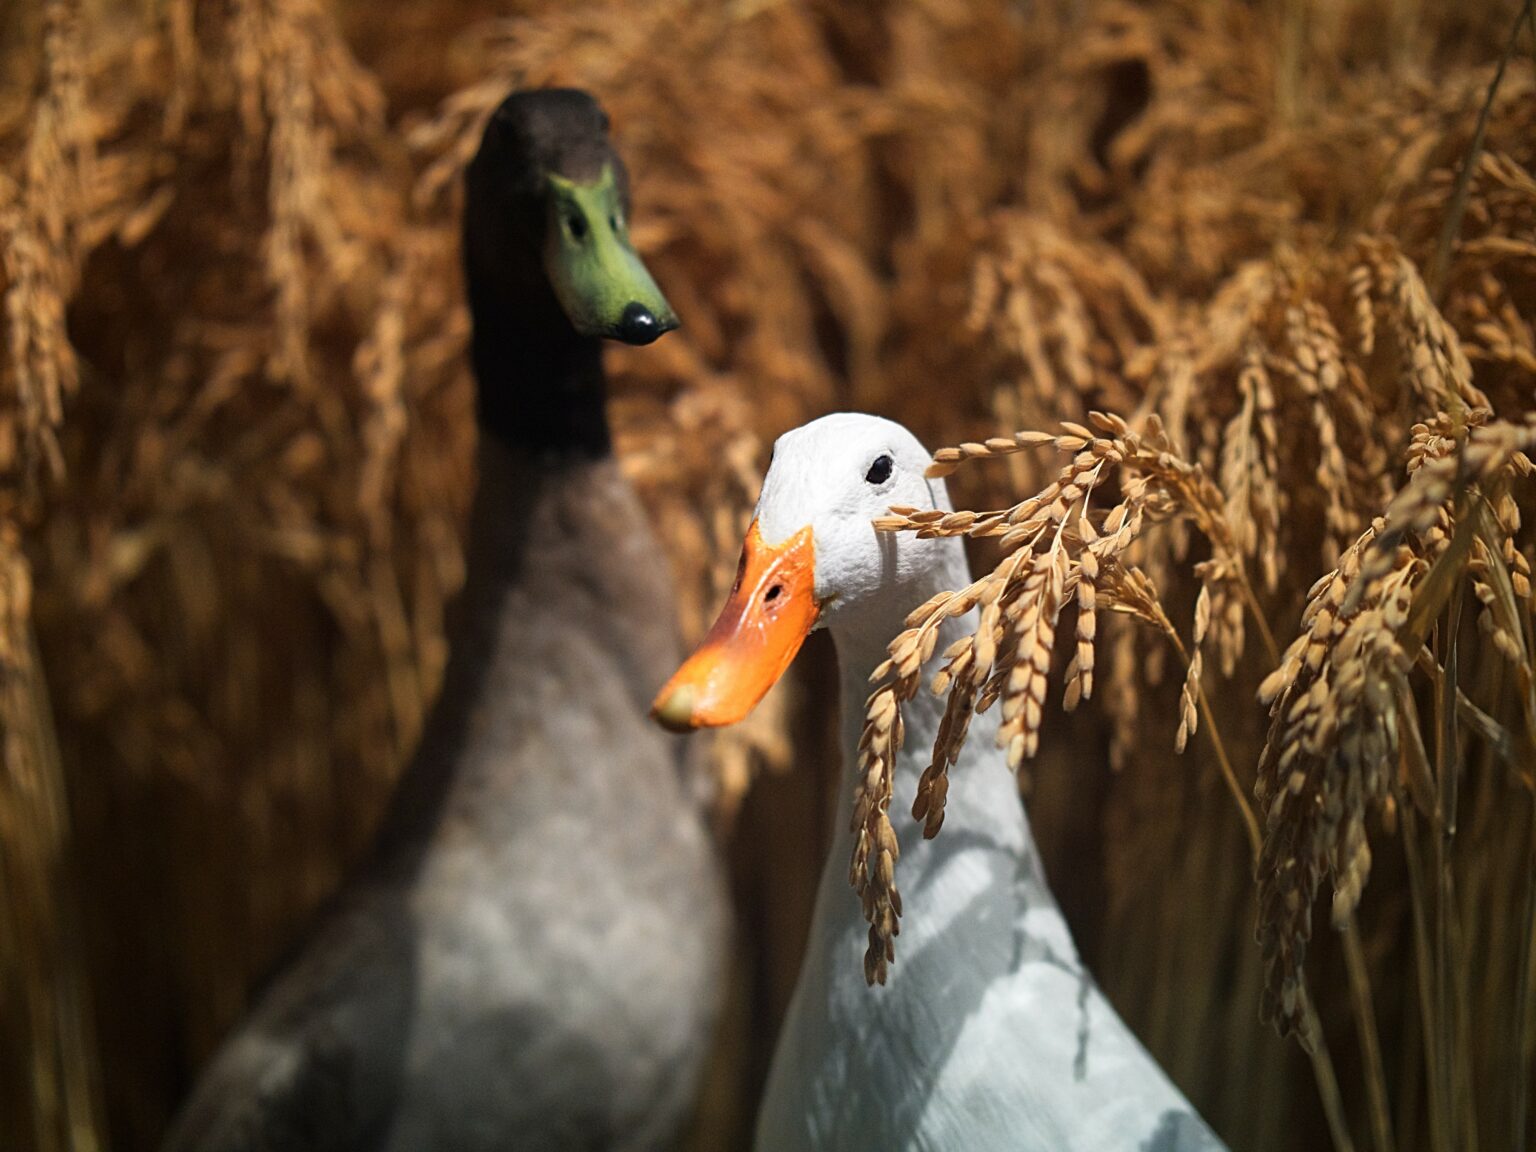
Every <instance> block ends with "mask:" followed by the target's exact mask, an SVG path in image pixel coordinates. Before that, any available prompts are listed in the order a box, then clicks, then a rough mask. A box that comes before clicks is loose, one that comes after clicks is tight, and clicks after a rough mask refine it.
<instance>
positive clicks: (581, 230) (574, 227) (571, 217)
mask: <svg viewBox="0 0 1536 1152" xmlns="http://www.w3.org/2000/svg"><path fill="white" fill-rule="evenodd" d="M565 226H566V227H567V228H569V229H570V230H571V236H572V238H574V239H576V240H585V239H586V238H587V218H586V217H585V216H583V215H582V214H581V213H580V212H571V213H569V214H568V215H567V216H566V218H565Z"/></svg>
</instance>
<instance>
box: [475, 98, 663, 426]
mask: <svg viewBox="0 0 1536 1152" xmlns="http://www.w3.org/2000/svg"><path fill="white" fill-rule="evenodd" d="M464 270H465V275H466V277H467V280H468V288H469V304H470V310H471V312H472V313H473V316H474V365H475V374H476V377H477V379H478V404H477V409H478V414H479V420H480V425H481V429H482V431H485V432H489V433H492V434H494V435H498V436H501V437H503V438H505V439H507V440H509V441H511V442H513V443H518V444H522V445H524V446H527V447H530V448H536V449H539V450H544V451H551V450H552V451H560V450H571V451H577V452H583V453H593V454H603V453H606V452H607V451H608V446H609V442H608V427H607V421H606V418H605V416H604V413H603V400H604V397H603V373H602V340H603V339H605V338H606V339H610V340H619V341H622V342H624V343H626V344H649V343H651V341H653V340H655V339H656V338H657V337H659V336H661V335H662V334H663V333H666V332H670V331H671V330H672V329H674V328H676V327H677V316H676V314H675V313H674V312H673V311H672V306H671V305H670V304H668V303H667V300H666V297H665V296H663V295H662V294H661V290H660V289H659V288H658V287H657V286H656V281H655V280H654V279H652V277H651V274H650V272H648V271H647V270H646V267H645V265H644V264H643V263H642V262H641V260H640V257H639V256H638V255H637V254H636V252H635V249H634V247H633V245H632V244H631V243H630V239H629V178H628V174H627V173H626V172H625V169H624V164H623V162H622V161H621V160H620V159H619V157H618V154H617V153H616V152H615V151H614V149H613V145H612V144H611V143H610V141H609V139H608V117H607V116H606V115H604V113H603V110H602V109H601V108H600V107H599V106H598V104H597V101H595V100H594V99H592V97H591V96H589V95H587V94H586V93H585V92H579V91H575V90H573V89H544V90H539V91H532V92H514V93H513V94H512V95H511V96H509V97H507V99H506V100H504V101H503V102H502V104H501V106H500V107H499V108H497V109H496V111H495V113H494V114H493V115H492V116H491V118H490V121H489V122H488V123H487V124H486V128H485V135H484V136H483V137H482V139H481V142H480V150H479V151H478V152H477V153H476V154H475V158H474V160H473V161H472V162H471V163H470V165H469V169H468V171H467V173H466V175H465V204H464Z"/></svg>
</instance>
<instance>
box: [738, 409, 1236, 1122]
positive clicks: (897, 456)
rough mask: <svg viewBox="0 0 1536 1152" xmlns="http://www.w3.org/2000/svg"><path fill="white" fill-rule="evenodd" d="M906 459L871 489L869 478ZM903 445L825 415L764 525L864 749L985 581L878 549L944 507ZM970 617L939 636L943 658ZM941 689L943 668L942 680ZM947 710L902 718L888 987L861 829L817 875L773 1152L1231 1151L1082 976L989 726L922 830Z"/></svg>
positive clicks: (913, 449)
mask: <svg viewBox="0 0 1536 1152" xmlns="http://www.w3.org/2000/svg"><path fill="white" fill-rule="evenodd" d="M883 455H888V456H890V457H891V458H892V461H893V466H892V467H891V469H890V475H889V477H888V478H887V479H886V480H885V481H884V482H882V483H870V482H869V481H868V479H867V477H869V476H873V475H876V474H877V472H875V471H871V468H872V464H873V463H874V462H875V461H877V460H878V459H879V458H880V457H881V456H883ZM929 460H930V456H929V454H928V452H927V451H926V450H925V449H924V448H923V446H922V445H921V444H919V443H918V441H917V440H916V439H915V438H914V437H913V436H912V434H911V433H910V432H908V431H907V430H906V429H905V428H903V427H901V426H900V425H898V424H894V423H891V422H890V421H887V420H881V419H877V418H874V417H870V416H861V415H849V414H840V415H834V416H827V417H824V418H822V419H820V420H817V421H814V422H813V423H811V424H808V425H806V426H805V427H803V428H800V429H797V430H795V431H793V432H790V433H787V434H786V435H785V436H783V437H781V438H780V439H779V441H778V443H777V444H776V445H775V448H774V457H773V462H772V464H771V466H770V468H769V472H768V475H767V477H766V479H765V480H764V484H763V490H762V495H761V498H760V501H759V504H758V510H757V516H758V520H757V524H758V531H759V533H760V536H761V539H762V541H763V542H764V543H765V544H766V545H768V546H770V547H771V546H772V545H773V544H774V543H776V542H779V541H783V540H785V539H787V538H789V537H790V536H792V535H793V534H795V533H796V532H798V531H801V530H802V529H803V528H804V527H805V526H807V525H810V526H811V527H812V528H813V534H814V543H815V598H816V602H817V603H818V604H819V605H820V624H821V625H824V626H825V627H827V628H829V629H830V630H831V632H832V636H833V640H834V641H835V643H836V647H837V653H838V661H839V663H840V665H841V679H842V693H843V695H842V705H843V717H842V737H843V747H844V750H845V751H844V755H845V758H846V759H847V760H848V762H849V763H852V761H853V759H854V749H856V748H857V747H858V740H859V734H860V729H861V726H862V720H863V704H864V701H865V699H866V697H867V696H868V695H869V692H870V691H871V688H870V684H869V677H870V674H871V673H872V672H873V671H874V669H875V667H876V666H877V665H878V664H879V663H880V662H881V661H882V660H883V659H884V658H885V655H886V645H887V644H888V643H889V642H890V641H891V640H892V639H893V638H894V637H895V636H896V635H897V633H898V632H900V631H901V629H902V627H903V621H904V619H905V617H906V615H907V613H908V612H910V611H911V610H912V609H913V608H915V607H916V606H917V605H919V604H921V603H922V602H923V601H925V600H926V599H928V598H929V597H930V596H931V595H933V594H934V593H936V592H939V591H942V590H945V589H956V588H961V587H964V586H965V585H966V584H968V583H969V582H970V573H969V570H968V565H967V563H966V559H965V552H964V548H963V546H962V544H961V542H960V541H959V540H957V539H952V538H951V539H939V540H919V539H917V538H916V537H914V536H911V535H900V536H895V535H889V534H880V533H876V532H875V530H874V529H873V527H872V526H871V521H872V520H873V519H874V518H875V517H877V516H879V515H882V514H884V513H885V512H886V510H887V509H888V508H889V507H890V505H892V504H907V505H912V506H915V507H921V508H942V509H945V510H948V509H949V507H950V505H949V500H948V495H947V493H946V491H945V487H944V484H943V481H941V480H929V479H926V478H925V477H924V470H925V468H926V466H927V464H928V462H929ZM975 625H976V621H975V620H974V619H973V618H971V617H965V618H961V619H959V620H955V621H951V622H949V623H948V624H946V625H945V629H946V634H945V635H943V636H941V638H940V640H939V643H938V646H937V651H940V652H942V651H943V650H944V648H945V647H946V646H947V645H948V644H949V643H950V642H952V641H953V640H955V639H957V638H958V637H959V636H960V635H962V634H964V632H965V631H967V630H973V629H974V627H975ZM929 671H930V672H931V669H930V670H929ZM941 714H942V701H940V700H938V699H936V698H934V697H932V696H931V695H930V694H928V693H927V692H923V693H920V694H919V696H918V698H917V699H915V700H913V701H912V702H911V703H910V704H909V705H908V706H906V708H905V710H904V717H905V721H906V741H905V745H904V747H903V749H902V751H901V753H900V755H899V758H898V760H897V767H896V773H895V796H894V799H893V801H892V804H891V814H892V821H893V823H894V825H895V827H896V830H897V835H898V839H899V841H900V846H901V856H900V861H899V863H898V865H897V884H898V885H899V887H900V889H901V893H902V899H903V904H904V912H903V916H902V932H901V935H900V936H899V937H898V939H897V957H896V961H895V963H894V964H893V965H891V967H890V971H889V977H888V983H887V984H886V986H885V987H869V986H867V985H866V983H865V979H864V974H863V964H862V957H863V953H864V950H865V946H866V942H867V938H868V928H867V925H866V923H865V921H864V919H863V916H862V914H861V911H860V905H859V901H858V899H857V897H856V896H855V894H854V893H853V892H852V891H851V890H850V888H849V885H848V878H847V869H848V861H849V855H850V852H851V849H852V833H851V832H850V831H849V830H848V828H847V826H846V823H844V821H845V820H846V813H847V812H848V811H849V810H850V808H851V795H852V793H851V783H852V782H851V774H850V773H848V772H846V771H845V777H848V778H849V779H850V792H849V798H847V799H845V800H844V801H843V803H842V805H841V807H842V819H841V820H839V825H840V826H841V831H840V833H839V835H838V837H837V840H836V842H835V843H834V845H833V846H832V849H831V853H830V856H829V857H828V860H827V864H826V867H825V869H824V870H823V873H822V878H821V886H820V889H819V891H818V894H817V900H816V911H815V916H814V920H813V923H812V928H811V934H810V940H809V944H808V947H807V951H806V955H805V960H804V964H803V967H802V969H801V972H800V977H799V982H798V985H797V987H796V990H795V995H794V998H793V1001H792V1003H791V1006H790V1010H789V1016H788V1019H787V1022H786V1024H785V1028H784V1032H783V1035H782V1036H781V1038H780V1040H779V1044H778V1047H777V1050H776V1052H775V1054H774V1058H773V1064H772V1068H771V1071H770V1073H769V1077H768V1084H767V1090H766V1094H765V1096H764V1099H763V1103H762V1107H761V1111H760V1114H759V1118H758V1124H757V1137H756V1146H757V1148H758V1149H760V1150H761V1152H799V1150H813V1149H814V1150H823V1149H825V1150H834V1149H835V1150H837V1152H858V1150H862V1149H869V1150H871V1152H874V1150H879V1152H897V1150H919V1149H922V1150H935V1152H937V1150H943V1152H958V1150H964V1152H993V1150H996V1152H1004V1150H1006V1152H1030V1150H1039V1152H1070V1150H1076V1149H1081V1150H1083V1152H1116V1150H1120V1149H1124V1150H1127V1152H1131V1150H1137V1152H1184V1150H1191V1149H1217V1148H1220V1147H1221V1145H1220V1143H1219V1141H1217V1139H1216V1138H1215V1136H1214V1135H1212V1133H1211V1131H1210V1129H1209V1128H1207V1127H1206V1125H1205V1124H1204V1122H1203V1121H1202V1120H1201V1119H1200V1118H1199V1117H1198V1116H1197V1115H1196V1114H1195V1113H1194V1111H1193V1110H1192V1109H1191V1107H1190V1105H1189V1103H1188V1102H1187V1101H1186V1100H1185V1099H1184V1097H1183V1096H1182V1095H1181V1094H1180V1092H1179V1091H1178V1089H1176V1088H1175V1087H1174V1086H1173V1084H1172V1083H1171V1082H1170V1081H1169V1079H1168V1077H1167V1076H1166V1075H1165V1074H1164V1072H1163V1071H1162V1069H1161V1068H1159V1067H1158V1065H1157V1063H1156V1062H1155V1061H1154V1060H1153V1059H1152V1057H1151V1056H1150V1055H1148V1053H1147V1052H1146V1050H1145V1049H1144V1048H1143V1047H1142V1046H1141V1044H1140V1043H1139V1042H1138V1041H1137V1039H1136V1038H1135V1036H1133V1035H1132V1034H1131V1032H1130V1030H1129V1029H1128V1028H1126V1026H1125V1024H1124V1023H1123V1022H1122V1021H1121V1020H1120V1018H1119V1016H1118V1015H1117V1014H1116V1013H1115V1010H1114V1008H1113V1007H1112V1006H1111V1005H1110V1004H1109V1002H1108V1001H1107V1000H1106V999H1105V998H1104V996H1103V994H1102V993H1101V992H1100V991H1099V989H1098V987H1097V986H1096V985H1095V984H1094V981H1093V978H1092V977H1091V975H1090V974H1089V973H1088V971H1087V970H1086V969H1085V968H1084V967H1083V966H1082V964H1081V962H1080V961H1079V959H1078V956H1077V951H1076V949H1075V947H1074V946H1073V943H1072V935H1071V932H1070V931H1069V929H1068V927H1067V924H1066V921H1065V920H1064V919H1063V918H1062V915H1061V912H1060V910H1059V909H1058V907H1057V905H1056V901H1055V898H1054V897H1053V896H1052V895H1051V891H1050V888H1049V886H1048V884H1047V882H1046V877H1045V874H1044V871H1043V869H1042V867H1041V863H1040V858H1039V854H1038V852H1037V850H1036V847H1035V843H1034V838H1033V836H1032V835H1031V834H1030V829H1029V824H1028V821H1027V820H1026V818H1025V814H1024V808H1023V804H1022V803H1021V800H1020V797H1019V793H1018V789H1017V786H1016V784H1015V781H1014V779H1013V776H1012V774H1011V773H1010V772H1009V771H1008V769H1007V766H1006V762H1005V760H1004V758H1003V756H1002V754H1001V753H1000V752H999V751H998V750H997V748H996V746H995V734H996V730H997V715H996V712H995V711H994V712H989V713H985V714H983V715H980V716H978V717H976V719H975V721H974V722H973V724H972V726H971V733H970V739H969V741H968V742H967V744H966V747H965V751H964V753H963V754H962V756H961V759H960V762H959V763H958V764H957V765H956V766H955V767H954V768H953V769H952V771H951V787H950V791H949V797H948V804H947V807H946V816H945V821H944V827H943V830H942V831H941V832H940V833H939V835H938V836H937V837H936V838H935V839H933V840H924V839H923V835H922V825H921V824H920V822H918V821H916V820H913V819H912V818H911V817H910V816H909V815H908V813H910V811H911V807H912V802H913V799H914V797H915V795H916V790H917V783H918V779H919V777H920V775H921V773H922V771H923V768H924V767H925V766H926V765H927V762H928V757H929V754H930V753H931V750H932V747H933V739H934V735H935V733H936V730H937V727H938V723H939V719H940V716H941Z"/></svg>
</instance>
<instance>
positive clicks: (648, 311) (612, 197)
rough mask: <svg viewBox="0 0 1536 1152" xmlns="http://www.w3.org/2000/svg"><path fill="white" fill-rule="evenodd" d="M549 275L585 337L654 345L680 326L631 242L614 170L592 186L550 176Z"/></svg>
mask: <svg viewBox="0 0 1536 1152" xmlns="http://www.w3.org/2000/svg"><path fill="white" fill-rule="evenodd" d="M548 180H549V196H548V203H549V220H548V224H547V226H546V228H545V229H544V237H545V239H544V271H545V274H546V275H547V276H548V277H549V283H550V285H551V286H552V287H553V288H554V290H555V297H556V298H557V299H558V300H559V301H560V306H561V308H563V309H564V310H565V314H566V316H567V317H568V318H569V319H570V322H571V325H572V327H574V328H575V329H576V331H577V332H579V333H581V334H582V335H583V336H606V337H608V338H609V339H613V340H622V341H623V342H624V343H626V344H649V343H650V342H651V341H653V340H655V339H656V338H657V337H658V336H660V335H661V334H662V333H664V332H670V331H672V329H674V328H676V327H677V314H676V313H675V312H673V311H672V305H670V304H668V303H667V298H666V297H665V296H663V295H662V294H661V289H660V288H658V287H657V286H656V281H655V280H654V279H652V278H651V274H650V272H649V271H647V269H646V267H645V265H644V264H643V263H642V262H641V260H640V257H639V255H638V254H637V253H636V252H635V249H634V246H633V245H632V244H631V243H630V240H629V221H628V220H627V219H625V215H624V203H623V197H622V196H621V195H620V192H619V186H618V181H617V180H616V179H615V178H614V174H613V168H612V166H611V165H606V164H605V165H604V166H603V171H602V175H601V176H599V177H598V178H597V179H596V180H595V181H593V182H591V183H588V184H581V183H577V182H576V181H574V180H567V179H565V178H564V177H563V176H559V175H556V174H555V173H553V172H551V173H549V175H548Z"/></svg>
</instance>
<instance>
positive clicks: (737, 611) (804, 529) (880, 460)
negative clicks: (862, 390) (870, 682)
mask: <svg viewBox="0 0 1536 1152" xmlns="http://www.w3.org/2000/svg"><path fill="white" fill-rule="evenodd" d="M930 461H931V457H930V455H929V453H928V451H927V450H926V449H925V448H924V447H923V446H922V444H920V443H919V442H918V440H917V438H916V437H915V436H913V435H912V433H911V432H909V431H907V430H906V429H905V428H903V427H902V426H901V425H900V424H895V423H892V422H891V421H889V420H882V419H880V418H878V417H875V416H864V415H855V414H850V413H839V414H837V415H832V416H824V417H822V418H821V419H819V420H815V421H813V422H811V423H810V424H807V425H805V426H804V427H802V428H797V429H795V430H794V431H793V432H786V433H785V434H784V435H783V436H781V437H779V439H778V441H777V443H775V444H774V448H773V458H772V460H771V461H770V462H769V465H768V475H767V476H766V477H764V479H763V489H762V494H761V495H760V496H759V497H758V501H757V511H756V514H755V515H754V516H753V519H752V523H751V526H750V527H749V528H748V529H747V539H746V543H745V545H744V547H743V548H742V553H741V562H740V565H739V566H738V568H737V571H736V583H735V586H734V587H733V588H732V589H731V594H730V597H729V599H727V600H726V603H725V607H724V608H722V609H721V611H720V616H719V618H718V619H717V620H716V621H715V623H714V626H713V627H711V628H710V630H709V632H708V634H707V635H706V636H705V637H704V640H703V641H702V642H701V643H700V645H699V647H698V649H697V650H696V651H695V652H694V654H693V655H692V656H690V657H689V658H688V660H687V661H686V662H685V663H684V664H683V666H682V667H681V668H679V669H678V671H677V673H676V674H675V675H674V676H673V677H672V679H671V680H669V681H668V682H667V684H666V686H665V687H663V688H662V690H661V692H660V693H659V694H658V695H657V697H656V700H655V703H654V704H653V705H652V709H651V710H652V715H654V716H655V718H656V719H657V720H658V721H659V722H660V723H661V724H663V725H664V726H666V727H668V728H672V729H675V730H687V729H690V728H702V727H715V726H718V725H723V724H733V723H735V722H736V721H738V720H741V719H742V718H743V717H745V716H746V715H747V713H749V712H750V711H751V710H752V709H753V707H754V706H756V704H757V702H758V701H759V700H761V699H762V698H763V696H764V695H766V694H767V692H768V689H769V688H771V687H773V685H774V683H775V682H776V681H777V680H778V679H779V677H780V676H782V675H783V674H784V670H785V669H786V668H788V667H789V664H790V661H792V660H793V659H794V657H795V653H796V652H798V651H799V650H800V645H801V644H802V643H803V642H804V641H805V638H806V636H807V635H809V634H810V633H811V632H812V631H813V630H814V629H816V628H823V627H824V628H829V629H831V631H832V632H833V635H834V638H837V639H838V643H839V647H840V648H841V647H842V645H843V641H842V639H841V638H840V637H839V634H840V633H848V634H859V635H861V636H872V637H874V638H875V642H876V643H878V644H880V645H883V644H884V643H886V642H887V641H889V640H890V639H891V638H892V636H894V634H895V631H896V630H897V629H899V628H900V626H901V621H902V620H903V619H904V617H905V616H906V614H907V612H909V611H910V610H911V609H912V608H914V607H916V606H917V604H918V603H920V602H921V601H922V600H923V599H924V598H926V597H927V596H928V595H929V594H930V593H931V591H932V590H933V584H934V579H935V573H936V572H937V573H940V574H944V575H947V574H948V573H949V571H950V567H951V564H952V563H953V562H954V559H955V557H956V555H958V556H959V557H960V558H961V559H962V561H963V555H964V554H963V551H961V550H960V545H959V542H958V541H956V540H953V539H933V540H919V539H917V538H916V537H915V536H911V535H906V534H903V535H901V536H899V537H898V536H896V535H893V534H890V533H884V532H877V531H875V528H874V525H873V523H872V522H873V521H874V520H875V519H876V518H877V517H879V516H883V515H885V514H886V512H887V511H888V510H889V508H890V507H891V505H893V504H904V505H908V506H910V507H914V508H940V509H944V510H946V511H947V510H949V507H950V505H949V497H948V494H947V492H946V491H945V488H944V482H943V481H942V480H930V479H928V478H926V477H925V476H924V471H925V470H926V469H927V467H928V464H929V463H930Z"/></svg>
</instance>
